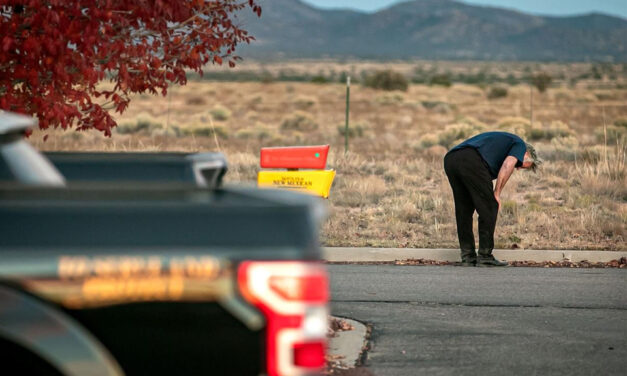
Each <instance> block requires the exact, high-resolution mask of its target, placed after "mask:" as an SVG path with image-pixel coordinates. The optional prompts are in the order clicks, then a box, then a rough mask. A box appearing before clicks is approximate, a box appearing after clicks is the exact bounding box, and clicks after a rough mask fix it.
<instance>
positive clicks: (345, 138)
mask: <svg viewBox="0 0 627 376" xmlns="http://www.w3.org/2000/svg"><path fill="white" fill-rule="evenodd" d="M350 96H351V76H347V77H346V124H345V126H344V155H346V153H348V113H349V107H350Z"/></svg>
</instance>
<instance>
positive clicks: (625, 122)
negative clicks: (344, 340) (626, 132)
mask: <svg viewBox="0 0 627 376" xmlns="http://www.w3.org/2000/svg"><path fill="white" fill-rule="evenodd" d="M614 125H615V126H616V127H619V128H620V127H623V128H627V118H620V119H616V120H614Z"/></svg>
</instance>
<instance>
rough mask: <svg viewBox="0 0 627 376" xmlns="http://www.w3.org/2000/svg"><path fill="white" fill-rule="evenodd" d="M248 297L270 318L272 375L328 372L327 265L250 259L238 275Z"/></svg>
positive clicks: (268, 343)
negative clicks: (325, 357) (326, 366)
mask: <svg viewBox="0 0 627 376" xmlns="http://www.w3.org/2000/svg"><path fill="white" fill-rule="evenodd" d="M238 283H239V287H240V291H241V293H242V295H243V296H244V298H245V299H246V300H247V301H249V302H250V303H251V304H253V305H255V306H256V307H258V308H259V309H260V310H261V312H262V313H263V314H264V316H265V318H266V321H267V325H266V330H267V338H266V357H267V359H266V360H267V373H268V375H270V376H273V375H304V374H311V373H312V372H316V371H320V370H322V367H324V364H325V359H324V355H325V352H326V331H327V314H328V308H327V303H328V300H329V278H328V275H327V272H326V270H325V268H324V266H323V265H321V264H319V263H314V262H299V261H260V262H257V261H246V262H243V263H242V264H241V265H240V267H239V271H238Z"/></svg>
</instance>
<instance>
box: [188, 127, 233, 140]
mask: <svg viewBox="0 0 627 376" xmlns="http://www.w3.org/2000/svg"><path fill="white" fill-rule="evenodd" d="M181 132H182V134H184V135H186V136H195V137H214V136H216V137H219V138H223V139H226V138H228V137H229V134H228V132H227V130H226V129H225V128H224V127H222V126H213V127H211V126H204V125H201V126H191V127H186V128H183V129H182V130H181Z"/></svg>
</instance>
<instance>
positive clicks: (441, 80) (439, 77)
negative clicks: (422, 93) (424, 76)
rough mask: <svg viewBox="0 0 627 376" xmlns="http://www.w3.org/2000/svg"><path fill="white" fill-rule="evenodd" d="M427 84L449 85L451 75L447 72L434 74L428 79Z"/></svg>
mask: <svg viewBox="0 0 627 376" xmlns="http://www.w3.org/2000/svg"><path fill="white" fill-rule="evenodd" d="M429 85H432V86H433V85H439V86H444V87H450V86H451V85H452V84H451V77H450V76H449V75H448V73H443V74H436V75H434V76H432V77H431V78H430V79H429Z"/></svg>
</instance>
